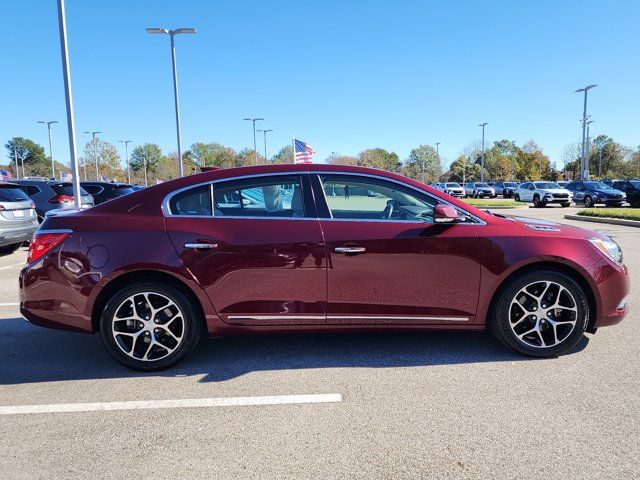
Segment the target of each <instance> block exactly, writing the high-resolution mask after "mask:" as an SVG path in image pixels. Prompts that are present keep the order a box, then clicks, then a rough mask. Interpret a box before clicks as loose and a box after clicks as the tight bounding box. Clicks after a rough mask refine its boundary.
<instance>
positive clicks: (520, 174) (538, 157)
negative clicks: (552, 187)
mask: <svg viewBox="0 0 640 480" xmlns="http://www.w3.org/2000/svg"><path fill="white" fill-rule="evenodd" d="M517 164H518V168H517V169H516V178H517V179H518V180H519V181H525V180H541V179H543V178H544V179H550V180H551V179H554V178H555V176H556V174H555V168H552V166H551V161H550V160H549V157H547V156H546V155H545V154H543V153H542V150H541V149H540V147H538V145H537V144H536V143H535V142H534V141H533V140H529V141H528V142H527V143H525V144H524V145H523V146H522V152H521V154H520V156H519V159H518V163H517Z"/></svg>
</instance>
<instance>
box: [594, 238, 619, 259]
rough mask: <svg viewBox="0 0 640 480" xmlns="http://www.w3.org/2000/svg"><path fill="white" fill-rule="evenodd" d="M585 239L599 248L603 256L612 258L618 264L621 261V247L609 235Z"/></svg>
mask: <svg viewBox="0 0 640 480" xmlns="http://www.w3.org/2000/svg"><path fill="white" fill-rule="evenodd" d="M587 240H589V242H590V243H591V245H593V246H594V247H596V248H597V249H598V250H600V252H601V253H602V254H603V255H604V256H605V257H608V258H609V259H611V260H613V261H614V262H615V263H618V264H621V263H622V249H621V248H620V245H618V244H617V243H616V242H614V241H613V240H611V239H610V238H609V237H606V239H602V238H589V239H587Z"/></svg>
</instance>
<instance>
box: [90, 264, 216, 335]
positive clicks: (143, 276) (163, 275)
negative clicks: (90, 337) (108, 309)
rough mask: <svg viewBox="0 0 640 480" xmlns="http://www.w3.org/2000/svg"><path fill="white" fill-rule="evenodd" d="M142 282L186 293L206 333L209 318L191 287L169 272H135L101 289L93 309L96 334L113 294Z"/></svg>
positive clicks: (92, 315)
mask: <svg viewBox="0 0 640 480" xmlns="http://www.w3.org/2000/svg"><path fill="white" fill-rule="evenodd" d="M141 280H155V281H158V280H159V281H162V282H165V283H167V284H169V285H171V286H173V287H175V288H177V289H178V290H180V291H181V292H182V293H184V294H185V295H186V296H187V298H188V299H189V300H190V301H191V302H192V304H193V305H194V307H195V308H196V310H197V311H198V314H199V317H200V322H201V325H202V328H204V329H205V330H204V331H206V329H207V321H206V318H207V317H206V314H205V311H204V308H203V305H202V302H201V301H200V299H199V298H198V295H197V294H196V293H195V292H194V291H193V290H192V289H191V287H189V286H188V285H187V284H186V283H185V282H183V281H182V280H180V279H179V278H177V277H175V276H174V275H171V274H169V273H167V272H163V271H158V270H135V271H132V272H127V273H123V274H122V275H119V276H117V277H115V278H112V279H111V280H110V281H109V282H108V283H107V284H105V285H104V286H103V287H102V288H101V289H100V293H99V294H98V296H97V297H96V299H95V301H94V302H93V306H92V308H91V327H92V330H93V332H94V333H95V332H98V331H99V330H100V315H101V312H102V310H103V308H104V306H105V305H106V304H107V302H108V301H109V299H110V298H111V297H112V296H113V294H114V293H116V292H117V291H118V290H120V289H121V288H122V287H124V286H125V285H128V284H130V283H133V282H138V281H141Z"/></svg>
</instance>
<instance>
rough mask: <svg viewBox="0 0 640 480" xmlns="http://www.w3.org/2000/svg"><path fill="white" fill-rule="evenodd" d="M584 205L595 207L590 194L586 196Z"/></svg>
mask: <svg viewBox="0 0 640 480" xmlns="http://www.w3.org/2000/svg"><path fill="white" fill-rule="evenodd" d="M584 206H585V207H586V208H593V199H592V198H591V197H590V196H589V195H586V196H585V197H584Z"/></svg>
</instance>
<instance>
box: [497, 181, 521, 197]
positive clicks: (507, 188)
mask: <svg viewBox="0 0 640 480" xmlns="http://www.w3.org/2000/svg"><path fill="white" fill-rule="evenodd" d="M517 188H518V184H517V183H516V182H502V181H500V182H496V183H495V184H494V185H493V189H494V190H495V191H496V195H502V196H503V197H504V198H511V197H513V196H514V195H515V193H516V189H517Z"/></svg>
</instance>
